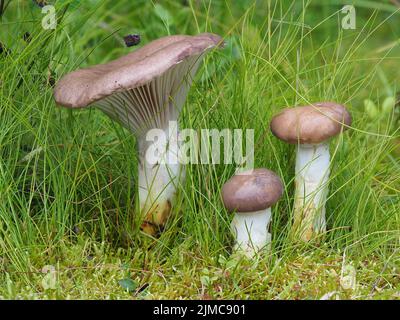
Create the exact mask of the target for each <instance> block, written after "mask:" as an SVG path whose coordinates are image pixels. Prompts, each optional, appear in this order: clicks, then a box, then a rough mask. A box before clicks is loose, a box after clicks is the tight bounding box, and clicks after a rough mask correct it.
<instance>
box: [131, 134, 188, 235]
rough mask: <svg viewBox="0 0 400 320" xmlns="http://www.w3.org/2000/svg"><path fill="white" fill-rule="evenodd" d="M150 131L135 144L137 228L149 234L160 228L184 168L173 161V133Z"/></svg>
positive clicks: (175, 148) (174, 154)
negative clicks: (138, 216) (138, 221)
mask: <svg viewBox="0 0 400 320" xmlns="http://www.w3.org/2000/svg"><path fill="white" fill-rule="evenodd" d="M153 130H154V131H153V132H152V134H150V135H149V132H150V131H149V132H148V135H147V138H146V137H141V138H139V141H138V147H139V164H138V167H139V168H138V169H139V177H138V179H139V180H138V185H139V202H140V212H141V217H142V225H141V229H142V230H143V231H144V232H145V233H147V234H151V235H155V234H157V233H158V231H160V230H161V229H162V228H163V227H164V225H165V223H166V221H167V219H168V217H169V216H170V213H171V208H172V205H173V201H174V198H175V195H176V191H177V187H178V185H179V183H181V182H182V180H183V178H184V177H183V176H184V169H183V167H182V166H181V165H180V164H179V162H178V158H177V156H178V150H179V145H178V141H177V131H176V132H175V133H170V134H169V133H168V130H162V129H153ZM155 137H156V138H155ZM149 139H150V141H148V140H149ZM153 139H154V140H153Z"/></svg>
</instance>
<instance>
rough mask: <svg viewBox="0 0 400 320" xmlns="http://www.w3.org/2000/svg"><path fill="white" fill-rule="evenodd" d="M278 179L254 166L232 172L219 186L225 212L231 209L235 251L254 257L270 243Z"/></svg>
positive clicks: (277, 196) (279, 181)
mask: <svg viewBox="0 0 400 320" xmlns="http://www.w3.org/2000/svg"><path fill="white" fill-rule="evenodd" d="M282 193H283V186H282V182H281V179H280V178H279V177H278V176H277V175H276V174H275V173H274V172H272V171H270V170H267V169H263V168H261V169H254V170H248V171H245V172H242V173H240V174H236V175H234V176H233V177H232V178H230V179H229V180H228V181H227V182H226V183H225V184H224V186H223V187H222V199H223V202H224V205H225V208H226V210H227V211H228V212H234V213H235V216H234V218H233V220H232V224H231V228H232V231H233V233H234V235H235V237H236V243H235V248H234V249H235V250H236V251H239V252H243V253H244V254H245V255H246V256H247V257H250V258H251V257H253V256H254V255H255V254H256V253H257V252H259V251H260V249H262V248H263V247H265V246H268V245H269V244H270V243H271V234H270V233H269V232H268V226H269V223H270V221H271V206H272V205H273V204H275V203H276V202H277V201H278V200H279V198H280V197H281V196H282Z"/></svg>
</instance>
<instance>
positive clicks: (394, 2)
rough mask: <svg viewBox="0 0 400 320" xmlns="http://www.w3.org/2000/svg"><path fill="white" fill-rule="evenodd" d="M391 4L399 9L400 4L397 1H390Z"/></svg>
mask: <svg viewBox="0 0 400 320" xmlns="http://www.w3.org/2000/svg"><path fill="white" fill-rule="evenodd" d="M390 2H391V3H393V4H394V5H395V6H396V7H399V8H400V2H399V1H398V0H390Z"/></svg>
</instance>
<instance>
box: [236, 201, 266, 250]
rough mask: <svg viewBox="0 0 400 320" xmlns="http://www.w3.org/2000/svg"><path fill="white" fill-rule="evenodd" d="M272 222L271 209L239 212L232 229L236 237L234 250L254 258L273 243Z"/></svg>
mask: <svg viewBox="0 0 400 320" xmlns="http://www.w3.org/2000/svg"><path fill="white" fill-rule="evenodd" d="M270 221H271V208H267V209H264V210H260V211H254V212H237V213H235V217H234V218H233V220H232V223H231V228H232V232H233V233H234V235H235V237H236V243H235V247H234V250H235V251H240V252H243V253H244V254H245V255H246V256H247V257H249V258H251V257H253V256H254V255H255V254H256V253H257V252H258V251H260V250H261V249H262V248H264V247H265V246H267V245H269V244H270V243H271V234H270V233H269V232H268V226H269V223H270Z"/></svg>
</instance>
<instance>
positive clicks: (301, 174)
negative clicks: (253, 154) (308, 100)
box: [270, 102, 351, 241]
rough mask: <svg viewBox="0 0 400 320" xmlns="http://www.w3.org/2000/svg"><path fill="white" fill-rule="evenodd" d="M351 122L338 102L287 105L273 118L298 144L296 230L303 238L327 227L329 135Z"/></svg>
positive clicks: (277, 129) (280, 134) (277, 131)
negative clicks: (297, 105) (292, 106)
mask: <svg viewBox="0 0 400 320" xmlns="http://www.w3.org/2000/svg"><path fill="white" fill-rule="evenodd" d="M350 125H351V115H350V113H349V112H348V111H347V110H346V108H345V107H344V106H343V105H340V104H337V103H334V102H319V103H314V104H313V105H309V106H300V107H294V108H287V109H284V110H283V111H282V112H280V113H279V114H277V115H275V116H274V117H273V118H272V121H271V124H270V127H271V131H272V133H273V134H274V135H275V136H276V137H277V138H279V139H281V140H283V141H286V142H288V143H290V144H297V155H296V169H295V170H296V176H295V199H294V223H293V230H294V231H295V232H299V235H300V238H301V239H302V240H303V241H309V240H310V239H311V238H313V237H314V236H316V235H318V234H320V233H323V232H325V231H326V219H325V202H326V197H327V194H328V180H329V173H330V169H329V166H330V155H329V138H331V137H333V136H336V135H337V134H339V133H340V132H342V131H343V130H345V129H347V127H348V126H350Z"/></svg>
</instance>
